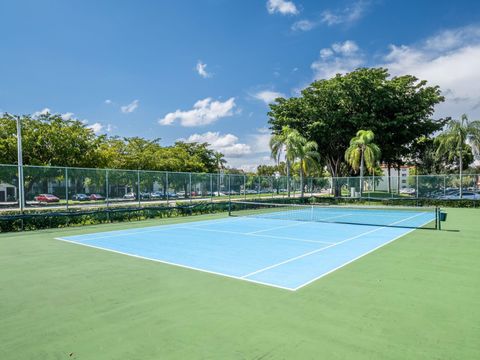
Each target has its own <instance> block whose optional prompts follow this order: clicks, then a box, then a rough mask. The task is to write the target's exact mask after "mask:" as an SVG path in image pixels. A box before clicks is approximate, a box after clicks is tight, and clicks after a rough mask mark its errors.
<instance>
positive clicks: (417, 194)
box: [415, 175, 420, 199]
mask: <svg viewBox="0 0 480 360" xmlns="http://www.w3.org/2000/svg"><path fill="white" fill-rule="evenodd" d="M415 180H416V190H415V194H416V198H417V199H418V198H419V197H420V196H419V193H418V183H419V181H418V175H415Z"/></svg>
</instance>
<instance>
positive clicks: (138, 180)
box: [137, 170, 142, 207]
mask: <svg viewBox="0 0 480 360" xmlns="http://www.w3.org/2000/svg"><path fill="white" fill-rule="evenodd" d="M137 194H138V207H140V206H142V204H141V200H140V170H137Z"/></svg>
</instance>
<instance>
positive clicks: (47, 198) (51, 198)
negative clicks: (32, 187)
mask: <svg viewBox="0 0 480 360" xmlns="http://www.w3.org/2000/svg"><path fill="white" fill-rule="evenodd" d="M35 201H38V202H40V203H53V202H59V201H60V199H59V198H58V197H56V196H55V195H52V194H40V195H37V196H35Z"/></svg>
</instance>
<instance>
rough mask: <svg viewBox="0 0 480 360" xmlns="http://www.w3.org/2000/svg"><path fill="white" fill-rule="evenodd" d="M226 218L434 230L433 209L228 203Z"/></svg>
mask: <svg viewBox="0 0 480 360" xmlns="http://www.w3.org/2000/svg"><path fill="white" fill-rule="evenodd" d="M229 215H230V216H239V217H240V216H241V217H253V218H262V219H272V220H284V221H309V222H324V223H339V224H354V225H368V226H382V227H401V228H405V227H406V228H415V229H416V228H430V229H436V228H437V227H438V223H439V221H438V218H439V209H438V208H436V207H399V206H343V205H323V204H315V205H300V204H277V203H264V202H251V201H231V202H230V204H229Z"/></svg>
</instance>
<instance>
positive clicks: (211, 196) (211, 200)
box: [210, 174, 213, 202]
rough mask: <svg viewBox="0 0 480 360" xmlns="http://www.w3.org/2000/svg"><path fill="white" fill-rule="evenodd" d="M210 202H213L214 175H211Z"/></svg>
mask: <svg viewBox="0 0 480 360" xmlns="http://www.w3.org/2000/svg"><path fill="white" fill-rule="evenodd" d="M210 202H213V175H212V174H210Z"/></svg>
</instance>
